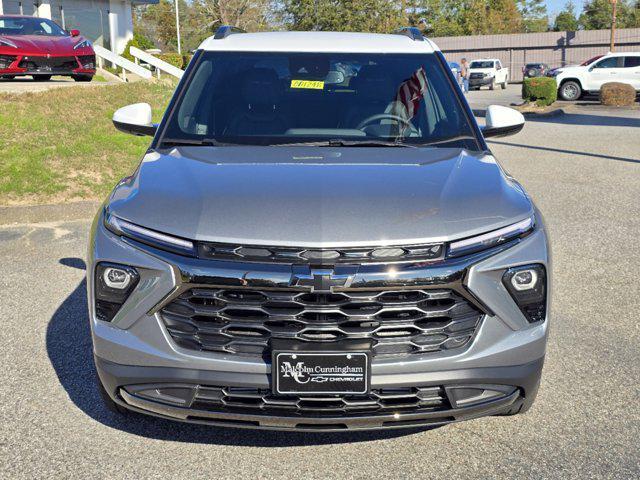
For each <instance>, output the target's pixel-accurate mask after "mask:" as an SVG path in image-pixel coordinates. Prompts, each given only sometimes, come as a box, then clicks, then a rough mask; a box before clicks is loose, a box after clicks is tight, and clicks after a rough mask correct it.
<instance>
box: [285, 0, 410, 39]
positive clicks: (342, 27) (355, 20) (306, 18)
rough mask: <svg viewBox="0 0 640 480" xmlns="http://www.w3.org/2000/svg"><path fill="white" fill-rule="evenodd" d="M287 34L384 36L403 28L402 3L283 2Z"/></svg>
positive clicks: (352, 0)
mask: <svg viewBox="0 0 640 480" xmlns="http://www.w3.org/2000/svg"><path fill="white" fill-rule="evenodd" d="M281 3H282V9H281V15H282V18H283V23H284V25H285V27H286V28H288V29H290V30H336V31H347V32H381V33H388V32H390V31H392V30H394V29H396V28H398V27H399V26H401V25H402V24H403V15H402V7H401V3H402V2H397V1H393V0H317V1H316V0H284V1H282V2H281Z"/></svg>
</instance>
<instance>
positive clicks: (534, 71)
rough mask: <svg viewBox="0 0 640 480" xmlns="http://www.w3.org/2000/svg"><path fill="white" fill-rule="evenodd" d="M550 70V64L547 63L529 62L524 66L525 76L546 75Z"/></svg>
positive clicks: (523, 73)
mask: <svg viewBox="0 0 640 480" xmlns="http://www.w3.org/2000/svg"><path fill="white" fill-rule="evenodd" d="M548 71H549V65H547V64H546V63H527V64H526V65H525V66H524V67H522V75H523V76H524V78H533V77H544V76H545V75H546V74H547V72H548Z"/></svg>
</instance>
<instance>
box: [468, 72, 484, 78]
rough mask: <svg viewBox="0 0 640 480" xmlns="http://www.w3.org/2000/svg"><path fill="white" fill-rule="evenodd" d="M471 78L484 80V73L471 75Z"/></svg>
mask: <svg viewBox="0 0 640 480" xmlns="http://www.w3.org/2000/svg"><path fill="white" fill-rule="evenodd" d="M469 78H473V79H478V78H484V73H471V74H469Z"/></svg>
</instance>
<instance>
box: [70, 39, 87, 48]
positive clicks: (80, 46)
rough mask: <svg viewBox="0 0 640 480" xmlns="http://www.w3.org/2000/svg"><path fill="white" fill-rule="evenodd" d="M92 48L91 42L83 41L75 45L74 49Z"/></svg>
mask: <svg viewBox="0 0 640 480" xmlns="http://www.w3.org/2000/svg"><path fill="white" fill-rule="evenodd" d="M89 47H91V42H90V41H89V40H82V41H81V42H78V43H76V44H75V45H74V47H73V49H74V50H77V49H78V48H89Z"/></svg>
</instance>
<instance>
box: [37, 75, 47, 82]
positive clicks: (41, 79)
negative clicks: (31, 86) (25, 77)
mask: <svg viewBox="0 0 640 480" xmlns="http://www.w3.org/2000/svg"><path fill="white" fill-rule="evenodd" d="M33 79H34V80H35V81H36V82H48V81H49V80H51V75H34V76H33Z"/></svg>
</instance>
